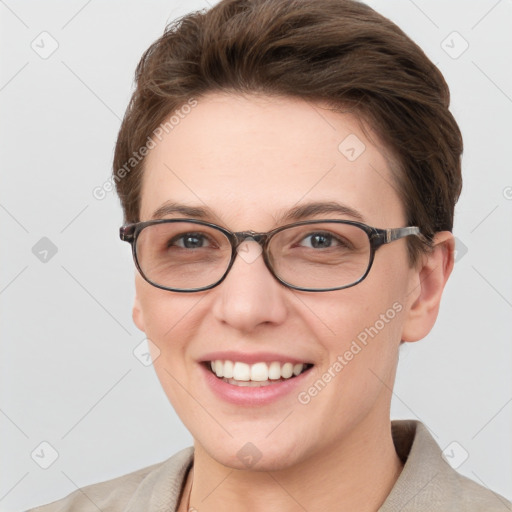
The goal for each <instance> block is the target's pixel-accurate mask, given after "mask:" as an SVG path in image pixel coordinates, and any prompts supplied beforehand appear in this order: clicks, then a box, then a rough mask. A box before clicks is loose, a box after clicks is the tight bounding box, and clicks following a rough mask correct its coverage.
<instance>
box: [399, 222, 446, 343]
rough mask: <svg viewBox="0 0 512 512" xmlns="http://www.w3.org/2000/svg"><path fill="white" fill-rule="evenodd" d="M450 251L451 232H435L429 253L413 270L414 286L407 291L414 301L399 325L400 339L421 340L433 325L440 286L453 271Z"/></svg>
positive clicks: (436, 312)
mask: <svg viewBox="0 0 512 512" xmlns="http://www.w3.org/2000/svg"><path fill="white" fill-rule="evenodd" d="M454 250H455V241H454V238H453V235H452V233H450V232H449V231H440V232H439V233H436V235H435V237H434V240H433V248H432V252H430V253H428V254H426V255H425V256H424V258H423V261H422V264H421V266H420V267H419V268H418V269H417V271H416V284H415V288H416V289H413V290H410V291H409V293H410V295H411V296H414V300H413V303H412V304H411V305H410V308H409V310H408V312H407V318H406V320H405V322H404V325H403V330H402V340H403V341H418V340H421V339H422V338H424V337H425V336H426V335H427V334H428V333H429V332H430V330H431V329H432V327H433V326H434V324H435V321H436V319H437V314H438V312H439V305H440V303H441V296H442V293H443V290H444V286H445V284H446V282H447V280H448V278H449V277H450V274H451V272H452V270H453V263H454Z"/></svg>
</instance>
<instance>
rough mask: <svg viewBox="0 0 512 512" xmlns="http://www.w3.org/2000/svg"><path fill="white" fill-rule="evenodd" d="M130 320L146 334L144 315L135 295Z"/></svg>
mask: <svg viewBox="0 0 512 512" xmlns="http://www.w3.org/2000/svg"><path fill="white" fill-rule="evenodd" d="M132 318H133V322H134V324H135V325H136V326H137V327H138V328H139V329H140V330H141V331H142V332H146V329H145V325H144V314H143V313H142V308H141V305H140V300H139V297H138V295H137V294H135V300H134V302H133V308H132Z"/></svg>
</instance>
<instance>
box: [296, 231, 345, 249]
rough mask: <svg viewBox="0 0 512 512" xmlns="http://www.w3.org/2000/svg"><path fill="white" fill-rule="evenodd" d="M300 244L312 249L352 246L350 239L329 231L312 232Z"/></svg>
mask: <svg viewBox="0 0 512 512" xmlns="http://www.w3.org/2000/svg"><path fill="white" fill-rule="evenodd" d="M299 245H302V246H305V247H309V248H311V249H329V248H331V247H339V248H349V246H350V244H349V243H348V241H346V240H343V239H341V238H339V237H338V236H336V235H334V234H333V233H329V232H327V231H319V232H317V233H310V234H308V235H307V236H305V237H304V238H303V239H302V243H300V244H299Z"/></svg>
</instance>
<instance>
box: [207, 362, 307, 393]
mask: <svg viewBox="0 0 512 512" xmlns="http://www.w3.org/2000/svg"><path fill="white" fill-rule="evenodd" d="M202 364H203V365H204V366H205V368H206V369H207V370H208V371H209V372H210V373H212V374H213V375H215V377H217V378H218V379H219V380H221V381H223V382H225V383H227V384H231V385H233V386H239V387H265V386H272V385H276V384H279V383H280V382H285V381H290V380H292V379H295V378H297V377H298V376H299V375H302V374H304V373H306V372H307V371H309V370H310V369H311V368H312V367H313V366H314V365H313V364H311V363H292V362H279V361H272V362H270V363H268V362H263V361H261V362H256V363H253V364H248V363H244V362H242V361H231V360H220V359H216V360H215V361H204V362H203V363H202Z"/></svg>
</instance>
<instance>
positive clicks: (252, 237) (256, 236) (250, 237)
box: [233, 231, 268, 247]
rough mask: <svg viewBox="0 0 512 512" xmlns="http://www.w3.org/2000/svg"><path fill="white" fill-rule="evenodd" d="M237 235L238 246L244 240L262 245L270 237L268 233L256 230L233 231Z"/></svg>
mask: <svg viewBox="0 0 512 512" xmlns="http://www.w3.org/2000/svg"><path fill="white" fill-rule="evenodd" d="M233 234H234V235H235V237H236V246H237V247H238V246H239V245H241V244H242V243H243V242H256V243H257V244H259V245H260V246H261V247H263V244H264V243H265V241H266V240H267V238H268V234H267V233H257V232H256V231H239V232H237V233H233Z"/></svg>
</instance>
